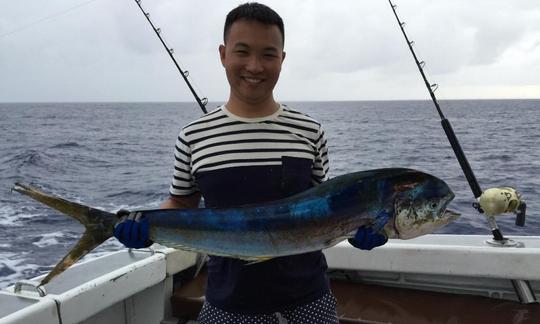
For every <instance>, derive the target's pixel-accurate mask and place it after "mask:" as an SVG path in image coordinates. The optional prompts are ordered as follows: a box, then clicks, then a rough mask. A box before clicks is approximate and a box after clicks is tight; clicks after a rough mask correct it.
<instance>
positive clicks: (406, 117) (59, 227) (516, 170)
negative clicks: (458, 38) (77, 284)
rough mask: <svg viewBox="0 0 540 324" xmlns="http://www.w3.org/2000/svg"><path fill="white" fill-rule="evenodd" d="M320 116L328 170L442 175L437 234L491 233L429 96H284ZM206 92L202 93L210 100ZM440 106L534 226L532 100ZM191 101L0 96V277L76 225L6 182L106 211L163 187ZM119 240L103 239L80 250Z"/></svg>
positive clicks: (537, 130)
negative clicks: (445, 217)
mask: <svg viewBox="0 0 540 324" xmlns="http://www.w3.org/2000/svg"><path fill="white" fill-rule="evenodd" d="M286 104H288V105H289V106H291V107H293V108H296V109H299V110H301V111H303V112H306V113H307V114H309V115H311V116H312V117H314V118H316V119H318V120H319V121H321V122H322V123H323V125H324V127H325V129H326V133H327V137H328V143H329V149H330V166H331V171H330V176H331V177H333V176H337V175H341V174H344V173H349V172H354V171H360V170H368V169H374V168H383V167H407V168H414V169H418V170H421V171H424V172H428V173H431V174H433V175H436V176H437V177H439V178H442V179H444V180H445V181H446V182H447V183H448V184H449V185H450V187H451V188H452V190H453V191H454V193H455V194H456V198H455V199H454V201H453V202H452V203H451V205H450V208H451V209H454V210H456V211H459V212H461V213H462V214H463V215H462V217H461V218H460V219H459V220H458V221H457V222H455V223H453V224H450V225H449V226H447V227H445V228H443V229H442V230H440V231H439V232H438V233H455V234H488V235H489V234H490V229H489V227H488V225H487V222H486V219H485V217H484V216H483V215H481V214H479V213H478V212H476V210H475V209H474V208H473V207H472V203H473V202H474V197H473V195H472V193H471V190H470V189H469V187H468V183H467V181H466V179H465V177H464V176H463V172H462V171H461V169H460V167H459V164H458V162H457V160H456V158H455V156H454V153H453V151H452V149H451V147H450V145H449V143H448V140H447V139H446V136H445V134H444V131H443V129H442V127H441V124H440V118H439V116H438V114H437V112H436V110H435V108H434V107H433V104H432V103H431V102H430V101H350V102H289V103H286ZM216 106H217V103H210V104H209V105H208V108H209V109H212V107H216ZM441 107H442V110H443V112H444V113H445V115H446V117H447V118H448V119H449V120H450V122H451V124H452V126H453V128H454V131H455V133H456V135H457V137H458V139H459V141H460V143H461V146H462V148H463V150H464V151H465V154H466V156H467V158H468V160H469V163H470V165H471V167H472V169H473V171H474V172H475V174H476V177H477V179H478V182H479V183H480V186H481V187H482V188H484V189H487V188H490V187H498V186H512V187H515V188H517V189H518V190H519V191H520V192H521V193H522V195H523V197H524V199H525V201H526V202H527V211H528V216H527V220H526V226H525V227H518V226H516V225H514V221H515V217H514V216H513V215H507V216H501V217H500V218H498V224H499V226H500V228H501V231H502V233H503V234H504V235H510V236H511V235H540V217H539V211H540V197H539V193H540V176H539V175H540V126H539V125H540V100H449V101H441ZM200 115H201V111H200V109H199V108H198V106H197V105H196V104H194V103H0V139H1V140H0V152H1V154H0V288H2V287H5V286H7V285H10V284H13V283H15V282H16V281H17V280H20V279H27V278H32V277H35V276H37V275H40V274H43V273H45V272H47V271H49V270H50V269H51V268H52V266H53V265H54V264H56V262H58V261H59V260H60V258H61V257H62V256H63V255H64V254H65V253H66V252H67V251H68V250H69V248H70V246H71V245H72V244H74V242H75V241H76V239H77V238H78V237H79V235H80V234H81V233H82V231H83V227H82V225H80V224H78V223H77V222H76V221H74V220H72V219H70V218H68V217H66V216H63V215H61V214H60V213H58V212H55V211H53V210H51V209H49V208H47V207H45V206H43V205H40V204H38V203H36V202H34V201H32V200H30V199H29V198H27V197H24V196H22V195H20V194H18V193H16V192H11V191H10V188H11V187H12V185H13V184H14V183H15V182H22V183H26V184H31V185H35V186H38V187H40V188H43V189H44V190H46V191H49V192H53V193H55V194H58V195H61V196H63V197H66V198H68V199H72V200H76V201H79V202H81V203H84V204H87V205H91V206H94V207H97V208H102V209H104V210H108V211H116V210H118V209H120V208H128V209H136V208H152V207H156V206H158V205H159V203H160V202H161V201H162V200H163V199H164V198H165V197H167V195H168V186H169V183H170V181H171V176H172V170H173V149H174V143H175V139H176V137H177V134H178V132H179V130H180V128H181V127H182V126H183V125H185V124H186V123H187V122H189V121H191V120H193V119H195V118H197V117H199V116H200ZM120 248H122V246H121V245H120V244H119V243H117V242H116V240H114V239H110V240H109V241H107V242H105V243H104V244H103V245H102V246H101V247H99V248H98V249H97V250H96V251H95V252H93V253H92V254H90V255H89V256H87V257H90V258H92V257H96V256H98V255H102V254H104V253H108V252H109V251H112V250H117V249H120Z"/></svg>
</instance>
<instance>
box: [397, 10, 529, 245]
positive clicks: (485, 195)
mask: <svg viewBox="0 0 540 324" xmlns="http://www.w3.org/2000/svg"><path fill="white" fill-rule="evenodd" d="M388 2H389V3H390V6H391V7H392V11H393V12H394V16H395V17H396V20H397V22H398V24H399V28H400V29H401V32H402V33H403V37H405V41H406V42H407V45H408V47H409V49H410V51H411V53H412V56H413V58H414V61H415V62H416V66H417V67H418V70H419V71H420V74H421V75H422V79H423V80H424V83H425V85H426V88H427V89H428V92H429V95H430V96H431V100H432V101H433V104H434V105H435V108H436V109H437V112H438V113H439V117H440V118H441V125H442V127H443V129H444V132H445V133H446V137H447V138H448V141H449V142H450V145H451V146H452V149H453V150H454V153H455V155H456V157H457V159H458V162H459V165H460V166H461V169H462V170H463V173H464V174H465V177H466V178H467V182H468V183H469V187H470V188H471V190H472V192H473V194H474V197H475V198H476V199H477V201H478V203H474V204H473V207H474V208H475V209H476V210H478V212H479V213H484V212H485V213H486V216H487V218H488V221H489V223H490V226H491V232H492V234H493V239H494V242H493V243H494V244H498V245H500V244H506V243H507V242H510V241H511V240H508V239H505V238H504V237H503V235H502V233H501V231H500V229H499V228H498V226H497V223H496V222H495V217H494V216H495V215H498V214H502V213H505V212H515V213H516V225H518V226H524V225H525V211H526V204H525V202H524V201H522V199H521V195H520V194H519V193H518V192H517V191H516V190H515V189H513V188H510V187H502V188H490V189H488V190H486V191H482V189H481V188H480V185H479V184H478V181H477V180H476V177H475V175H474V172H473V170H472V168H471V166H470V164H469V161H468V160H467V157H466V156H465V153H464V152H463V149H462V148H461V145H460V144H459V141H458V139H457V137H456V134H455V133H454V130H453V129H452V125H451V124H450V121H449V120H448V119H446V117H445V116H444V114H443V112H442V110H441V107H440V106H439V103H438V102H437V98H436V96H435V91H436V90H437V88H438V85H437V84H436V83H433V84H431V83H430V82H429V81H428V79H427V77H426V74H425V73H424V66H425V64H426V63H425V62H424V61H420V60H418V57H417V56H416V53H415V52H414V49H413V44H414V41H410V40H409V37H408V36H407V33H405V29H404V28H403V27H404V26H405V22H402V21H401V20H400V19H399V16H398V14H397V12H396V7H397V5H395V4H393V3H392V0H388Z"/></svg>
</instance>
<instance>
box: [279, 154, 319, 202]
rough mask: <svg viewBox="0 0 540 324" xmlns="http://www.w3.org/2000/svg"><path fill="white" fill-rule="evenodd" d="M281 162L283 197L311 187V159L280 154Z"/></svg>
mask: <svg viewBox="0 0 540 324" xmlns="http://www.w3.org/2000/svg"><path fill="white" fill-rule="evenodd" d="M281 162H282V171H281V191H282V194H283V196H284V197H289V196H292V195H294V194H297V193H299V192H302V191H304V190H307V189H309V188H311V187H312V182H311V174H312V168H313V161H312V160H310V159H306V158H298V157H292V156H282V157H281Z"/></svg>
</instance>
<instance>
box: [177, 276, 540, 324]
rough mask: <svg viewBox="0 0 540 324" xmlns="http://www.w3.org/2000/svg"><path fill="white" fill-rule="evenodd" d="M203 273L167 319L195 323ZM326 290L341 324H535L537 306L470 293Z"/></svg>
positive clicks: (342, 286) (539, 318)
mask: <svg viewBox="0 0 540 324" xmlns="http://www.w3.org/2000/svg"><path fill="white" fill-rule="evenodd" d="M206 278H207V276H206V274H205V273H201V274H200V275H199V276H197V277H196V278H195V279H193V280H191V281H189V282H187V283H186V284H184V285H183V286H181V287H179V288H176V289H175V290H174V293H173V296H172V297H171V304H172V310H173V315H174V316H175V317H177V318H180V319H183V320H185V321H186V322H187V321H188V320H195V319H196V318H197V315H198V313H199V311H200V310H201V307H202V304H203V302H204V290H205V287H206ZM331 287H332V292H333V294H334V296H335V297H336V299H337V301H338V305H337V312H338V316H339V319H340V323H343V324H353V323H354V324H359V323H364V324H375V323H396V324H398V323H407V324H410V323H415V324H424V323H426V324H427V323H430V324H432V323H460V324H473V323H474V324H477V323H520V324H529V323H530V324H533V323H535V324H537V323H540V304H532V305H524V304H520V303H517V302H513V301H508V300H502V299H499V300H498V299H493V298H488V297H481V296H472V295H456V294H449V293H441V292H432V291H421V290H417V289H405V288H396V287H385V286H380V285H372V284H364V283H357V282H352V281H348V280H343V279H332V281H331Z"/></svg>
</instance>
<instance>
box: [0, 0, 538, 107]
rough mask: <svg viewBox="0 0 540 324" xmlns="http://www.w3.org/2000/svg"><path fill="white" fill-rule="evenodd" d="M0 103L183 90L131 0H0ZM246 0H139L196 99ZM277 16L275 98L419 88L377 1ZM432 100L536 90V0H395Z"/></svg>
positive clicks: (217, 68)
mask: <svg viewBox="0 0 540 324" xmlns="http://www.w3.org/2000/svg"><path fill="white" fill-rule="evenodd" d="M3 2H4V3H3V4H2V11H1V13H0V102H73V101H77V102H81V101H82V102H85V101H113V102H117V101H118V102H138V101H188V102H189V101H193V100H194V99H193V97H192V95H191V93H190V92H189V90H188V88H187V86H186V85H185V83H184V81H183V79H182V78H181V76H180V74H179V72H178V71H177V70H176V68H175V66H174V64H173V62H172V61H171V60H170V58H169V57H168V55H167V53H166V51H165V49H164V48H163V47H162V45H161V44H160V43H159V40H158V38H157V37H156V36H155V34H154V32H153V31H152V29H151V27H150V25H149V24H148V22H147V21H146V19H145V18H144V16H143V14H142V13H141V11H140V10H139V8H138V7H137V5H136V3H135V1H134V0H48V1H35V0H18V1H3ZM243 2H244V1H228V0H221V1H218V0H214V1H210V0H146V1H143V2H142V6H143V7H144V8H145V10H146V11H148V12H150V18H151V19H152V21H153V22H154V24H155V25H156V26H157V27H159V28H161V30H162V32H161V35H162V36H163V37H164V39H165V40H166V42H167V43H168V45H169V46H170V47H172V48H174V54H175V58H176V59H177V61H178V63H179V64H180V66H181V67H182V69H184V70H188V71H189V73H190V81H191V82H192V83H193V84H194V86H195V88H196V91H197V92H198V94H199V96H200V97H207V98H208V99H209V100H210V101H214V102H220V101H225V100H226V99H227V98H228V94H229V87H228V84H227V80H226V77H225V73H224V70H223V67H222V66H221V63H220V61H219V55H218V46H219V44H221V43H222V33H223V31H222V29H223V23H224V20H225V16H226V14H227V13H228V12H229V11H230V10H231V9H233V8H234V7H236V6H237V5H238V4H240V3H243ZM260 2H261V3H264V4H266V5H268V6H270V7H272V8H273V9H274V10H276V11H277V12H278V13H279V14H280V15H281V17H282V18H283V20H284V22H285V51H286V52H287V57H286V59H285V61H284V63H283V69H282V73H281V77H280V81H279V82H278V85H277V86H276V89H275V98H276V99H277V100H278V101H330V100H409V99H429V95H428V92H427V90H426V88H425V85H424V83H423V81H422V79H421V76H420V74H419V72H418V70H417V68H416V65H415V63H414V61H413V58H412V56H411V54H410V52H409V50H408V47H407V45H406V43H405V40H404V38H403V36H402V34H401V31H400V30H399V27H398V24H397V22H396V20H395V18H394V16H393V13H392V10H391V8H390V5H389V3H388V1H386V0H363V1H359V0H336V1H316V0H295V1H291V0H264V1H260ZM394 3H395V4H397V5H398V7H397V10H398V14H399V15H400V18H401V19H402V20H403V21H405V22H406V25H405V29H406V32H407V33H408V36H409V38H410V39H411V40H414V42H415V44H414V48H415V50H416V52H417V55H418V57H419V59H420V60H424V61H425V62H426V67H425V70H426V74H427V76H428V79H429V80H430V82H431V83H437V84H438V85H439V89H438V90H437V92H436V94H437V97H438V98H439V99H506V98H508V99H513V98H540V4H539V3H538V0H513V1H508V0H476V1H470V0H453V1H443V0H407V1H405V0H395V1H394Z"/></svg>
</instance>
